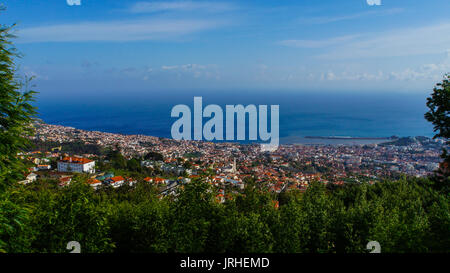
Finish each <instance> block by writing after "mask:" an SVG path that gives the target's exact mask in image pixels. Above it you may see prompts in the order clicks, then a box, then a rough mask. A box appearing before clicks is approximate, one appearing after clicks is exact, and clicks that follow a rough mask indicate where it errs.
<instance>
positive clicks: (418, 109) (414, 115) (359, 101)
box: [36, 91, 433, 144]
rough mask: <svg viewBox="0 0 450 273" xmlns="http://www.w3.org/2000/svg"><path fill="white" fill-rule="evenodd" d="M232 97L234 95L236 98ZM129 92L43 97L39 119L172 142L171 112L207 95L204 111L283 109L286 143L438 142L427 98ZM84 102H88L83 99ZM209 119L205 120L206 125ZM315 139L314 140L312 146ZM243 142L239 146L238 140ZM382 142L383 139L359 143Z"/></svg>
mask: <svg viewBox="0 0 450 273" xmlns="http://www.w3.org/2000/svg"><path fill="white" fill-rule="evenodd" d="M230 94H231V95H230ZM257 94H258V93H257V92H256V91H253V92H236V91H227V92H225V91H224V92H198V91H185V92H167V93H164V94H161V92H154V93H142V92H127V93H126V94H122V95H116V96H103V95H101V93H98V94H95V93H87V92H85V93H84V95H83V96H74V95H65V96H64V95H59V96H56V95H54V96H48V95H44V96H38V100H37V103H36V106H37V107H38V113H39V115H38V117H39V118H40V119H42V120H43V121H44V122H46V123H49V124H55V125H62V126H69V127H74V128H77V129H83V130H89V131H102V132H108V133H120V134H132V135H134V134H141V135H148V136H155V137H164V138H171V134H170V129H171V126H172V124H173V122H174V121H175V120H176V118H171V117H170V111H171V109H172V107H173V106H175V105H177V104H186V105H188V106H192V105H193V98H194V96H202V98H203V106H205V105H208V104H218V105H220V106H222V107H224V106H225V105H227V104H242V105H244V106H245V105H249V104H255V105H274V104H277V105H280V143H281V144H311V142H313V143H317V144H324V143H325V144H327V143H339V144H340V143H342V142H344V143H346V142H350V143H355V141H356V140H354V139H353V140H345V139H339V140H337V139H308V138H305V137H308V136H312V137H322V138H323V137H337V136H347V137H350V138H389V137H391V136H398V137H409V136H426V137H432V135H433V130H432V126H431V125H430V124H428V122H427V121H426V120H425V118H424V117H423V115H424V113H425V112H426V111H427V110H426V105H425V103H426V97H427V95H426V94H414V95H409V96H407V97H406V96H405V95H404V94H400V93H394V94H383V95H380V94H377V93H363V94H356V93H352V92H349V93H333V92H316V93H312V92H307V93H303V92H300V93H293V92H279V93H278V94H264V96H257ZM83 98H84V99H83ZM206 120H207V119H204V122H205V121H206ZM312 140H313V141H312ZM234 142H239V141H234ZM356 142H357V143H361V142H363V143H374V142H375V143H377V142H380V140H378V141H375V140H373V139H372V140H367V139H366V140H358V141H356Z"/></svg>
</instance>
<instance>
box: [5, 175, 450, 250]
mask: <svg viewBox="0 0 450 273" xmlns="http://www.w3.org/2000/svg"><path fill="white" fill-rule="evenodd" d="M75 180H76V181H78V182H74V183H72V184H71V185H70V186H68V187H66V188H63V189H61V188H58V187H57V186H56V183H55V182H54V181H51V180H48V181H41V182H38V183H34V184H30V185H28V186H24V187H20V188H17V189H16V192H15V193H14V194H11V195H10V196H9V198H10V201H11V202H13V203H14V204H15V205H16V206H18V207H21V208H23V210H24V212H23V217H22V218H21V219H22V220H21V228H20V229H17V230H16V231H15V232H14V233H12V234H9V236H5V234H2V235H1V237H0V238H1V239H2V240H3V242H4V245H3V250H4V251H6V252H52V253H53V252H56V253H64V252H68V250H66V245H67V243H68V242H69V241H78V242H80V244H81V247H82V252H157V253H161V252H162V253H165V252H169V253H170V252H182V253H186V252H189V253H191V252H214V253H222V252H236V253H270V252H276V253H300V252H308V253H310V252H318V253H341V252H352V253H365V252H367V250H366V244H367V243H368V242H369V241H378V242H380V244H381V247H382V252H383V253H386V252H396V253H403V252H448V251H449V249H450V248H449V246H450V215H449V198H448V193H447V194H444V193H443V192H439V191H436V190H434V189H433V185H434V183H433V182H432V181H431V180H429V179H417V180H416V179H414V180H404V179H402V180H399V181H395V182H393V181H386V182H382V183H377V184H375V185H368V184H363V185H354V186H346V187H337V188H334V189H331V188H326V186H325V185H323V184H320V183H314V184H312V185H311V186H310V187H309V188H308V189H307V190H306V192H304V193H300V192H297V191H291V192H288V193H283V194H281V195H274V194H272V193H269V192H268V191H267V190H265V189H260V188H259V187H256V185H255V184H254V183H252V182H251V181H248V183H247V187H246V188H245V190H243V192H242V193H240V194H237V195H234V196H233V197H232V198H231V200H228V201H226V202H225V203H223V204H222V203H218V202H217V201H216V199H215V196H216V193H215V192H214V189H213V188H211V187H210V185H209V184H208V183H204V182H202V181H193V182H191V183H188V184H186V185H185V186H184V189H183V190H180V191H179V192H178V195H177V196H175V197H174V196H171V197H164V198H162V199H159V198H158V192H157V190H156V189H155V188H154V187H153V186H152V185H150V184H149V183H144V182H140V183H138V184H137V185H136V186H134V187H128V186H127V187H122V188H119V189H113V188H105V189H103V190H99V191H94V190H93V189H92V187H90V186H89V185H88V184H86V183H84V182H83V181H84V178H83V177H81V176H79V177H77V178H76V179H75ZM276 201H278V202H279V204H280V205H279V207H277V206H276Z"/></svg>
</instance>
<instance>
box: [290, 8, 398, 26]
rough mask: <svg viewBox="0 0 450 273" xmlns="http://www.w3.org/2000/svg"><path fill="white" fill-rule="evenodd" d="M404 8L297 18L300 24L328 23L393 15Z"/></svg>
mask: <svg viewBox="0 0 450 273" xmlns="http://www.w3.org/2000/svg"><path fill="white" fill-rule="evenodd" d="M402 11H403V9H400V8H393V9H387V10H377V11H366V12H360V13H355V14H349V15H340V16H320V17H302V18H299V19H298V20H297V22H298V23H300V24H313V25H314V24H327V23H335V22H340V21H348V20H353V19H359V18H364V17H370V16H375V15H376V16H384V15H393V14H398V13H400V12H402Z"/></svg>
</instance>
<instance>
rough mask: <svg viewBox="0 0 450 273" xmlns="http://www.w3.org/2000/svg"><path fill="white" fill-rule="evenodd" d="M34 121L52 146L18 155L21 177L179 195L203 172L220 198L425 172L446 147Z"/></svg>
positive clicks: (425, 142) (425, 141)
mask: <svg viewBox="0 0 450 273" xmlns="http://www.w3.org/2000/svg"><path fill="white" fill-rule="evenodd" d="M34 126H35V130H36V132H35V135H34V136H32V137H30V138H31V140H32V141H33V142H34V143H41V144H42V143H47V144H49V143H50V146H49V145H47V146H48V147H47V148H45V147H46V145H39V144H38V145H36V146H37V148H39V147H41V149H37V148H36V149H37V150H31V151H29V152H24V153H22V154H20V156H21V157H22V158H24V159H28V161H29V162H31V163H32V166H31V167H30V168H29V171H30V173H28V174H27V176H26V179H25V180H23V181H21V182H20V183H23V184H27V183H30V182H33V181H35V180H37V179H39V178H53V179H57V180H58V181H59V185H60V186H65V185H68V184H69V183H70V182H71V179H72V177H73V175H74V174H75V173H85V174H86V175H88V176H89V179H88V182H89V184H90V185H91V186H92V187H94V188H95V189H97V188H99V187H102V186H112V187H114V188H117V187H120V186H122V185H125V184H128V185H133V184H135V183H137V182H138V181H143V182H144V181H145V182H146V183H151V184H154V185H156V186H158V188H160V193H161V196H163V195H170V194H176V189H177V187H179V186H180V185H183V184H184V183H189V182H190V181H191V180H192V179H195V178H201V179H203V180H204V181H206V182H208V183H210V184H212V185H214V186H216V187H217V188H218V189H219V195H218V196H217V198H218V200H219V201H220V202H224V201H225V200H226V198H227V195H228V194H229V193H230V191H231V192H237V191H239V190H240V189H243V188H244V187H245V183H246V182H245V181H246V179H247V178H249V177H251V178H254V180H255V182H256V183H257V184H259V185H264V186H265V187H267V188H268V189H269V190H270V191H273V192H275V193H281V192H283V191H288V190H291V189H298V190H302V191H303V190H305V189H306V188H307V187H308V185H309V184H310V183H311V182H312V181H314V180H317V181H320V182H321V183H325V184H333V185H344V184H346V183H363V182H367V183H370V184H373V183H376V182H377V181H381V180H383V179H388V178H398V177H399V176H401V175H406V176H414V177H423V176H427V175H429V174H431V173H432V172H433V171H434V170H435V169H437V168H438V167H439V162H440V156H439V155H440V152H441V149H442V147H443V145H444V142H443V141H442V140H440V139H436V140H433V139H430V138H427V137H409V138H399V139H396V140H394V141H392V142H389V143H382V144H369V145H299V144H292V145H280V146H279V148H278V149H277V150H276V151H273V152H267V151H266V152H263V151H261V149H260V147H259V145H257V144H239V143H229V142H220V143H217V142H205V141H191V140H172V139H165V138H158V137H153V136H145V135H122V134H113V133H104V132H97V131H86V130H80V129H75V128H72V127H65V126H59V125H50V124H45V123H43V122H40V121H39V122H36V123H35V124H34ZM75 143H77V144H79V145H81V146H83V145H84V146H89V147H96V148H98V149H93V150H95V151H93V152H90V153H88V152H79V153H77V154H74V153H73V152H70V151H69V152H68V151H64V149H63V148H62V147H64V145H66V146H67V145H69V146H70V145H71V144H75ZM53 144H54V145H53ZM108 148H109V149H110V151H111V150H116V153H118V154H120V156H123V157H124V160H130V161H132V160H134V161H135V164H138V165H139V166H138V169H139V170H145V171H144V172H141V174H139V175H138V176H140V177H133V176H132V175H129V172H122V171H120V168H119V170H117V168H115V169H116V170H115V171H114V170H111V168H108V167H107V166H111V165H108V164H107V163H109V161H108V159H107V156H106V155H105V154H104V153H101V152H98V150H99V149H104V151H106V149H108ZM136 162H138V163H136ZM105 164H106V165H105ZM105 166H106V167H105ZM135 173H136V172H135ZM144 174H151V176H150V175H149V176H145V177H144V176H143V175H144ZM135 176H136V175H135Z"/></svg>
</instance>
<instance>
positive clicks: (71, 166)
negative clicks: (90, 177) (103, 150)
mask: <svg viewBox="0 0 450 273" xmlns="http://www.w3.org/2000/svg"><path fill="white" fill-rule="evenodd" d="M58 171H59V172H75V173H95V161H94V160H90V159H87V158H81V157H70V156H68V157H64V158H63V159H61V160H60V161H58Z"/></svg>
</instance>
